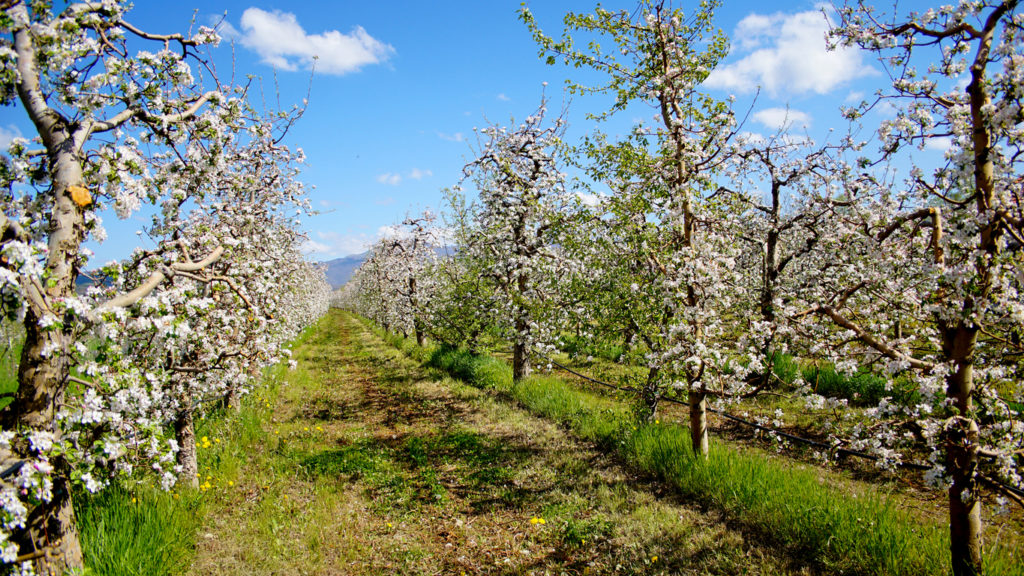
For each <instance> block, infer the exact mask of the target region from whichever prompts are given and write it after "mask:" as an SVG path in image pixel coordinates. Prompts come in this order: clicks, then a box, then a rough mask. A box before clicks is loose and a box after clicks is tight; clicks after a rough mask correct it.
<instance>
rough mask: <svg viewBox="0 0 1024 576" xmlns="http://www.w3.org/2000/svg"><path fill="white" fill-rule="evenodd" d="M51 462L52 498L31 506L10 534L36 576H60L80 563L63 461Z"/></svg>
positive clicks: (74, 568)
mask: <svg viewBox="0 0 1024 576" xmlns="http://www.w3.org/2000/svg"><path fill="white" fill-rule="evenodd" d="M55 465H56V466H55V467H56V468H57V472H56V473H55V474H54V475H53V499H52V500H50V501H49V502H48V503H46V504H44V505H41V506H36V507H35V508H33V509H32V510H31V511H30V512H29V515H28V521H27V522H26V526H25V529H24V530H22V531H20V532H18V533H17V534H16V535H15V537H14V538H13V541H14V542H15V543H17V544H18V554H19V557H21V558H24V559H25V560H29V561H31V563H32V567H33V568H34V569H35V571H36V574H39V576H64V575H65V574H66V573H71V572H75V571H81V570H82V567H83V566H84V563H83V560H82V546H81V544H80V543H79V538H78V526H77V524H76V521H75V509H74V507H73V506H72V502H71V490H70V488H71V486H70V482H69V481H68V474H67V464H66V463H65V462H63V461H60V462H55ZM75 573H77V572H75Z"/></svg>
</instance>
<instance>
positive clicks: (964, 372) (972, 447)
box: [943, 302, 982, 576]
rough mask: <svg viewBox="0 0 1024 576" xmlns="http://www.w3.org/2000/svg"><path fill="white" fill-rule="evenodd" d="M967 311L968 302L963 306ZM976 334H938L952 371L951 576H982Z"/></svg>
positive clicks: (949, 436)
mask: <svg viewBox="0 0 1024 576" xmlns="http://www.w3.org/2000/svg"><path fill="white" fill-rule="evenodd" d="M968 307H973V302H968ZM977 337H978V336H977V330H976V329H973V328H968V327H964V326H959V327H956V328H951V329H946V330H943V352H944V353H945V355H946V357H947V358H949V359H951V360H953V361H954V362H955V364H956V367H957V368H956V370H954V371H953V373H951V374H950V375H949V376H948V377H947V379H946V396H947V398H949V399H951V400H952V401H953V406H952V409H953V411H954V416H953V419H952V421H951V423H950V424H948V425H947V427H946V431H945V441H946V469H947V470H948V471H949V475H950V478H951V479H952V481H953V483H952V485H951V486H950V487H949V546H950V555H951V559H952V562H953V575H954V576H973V575H976V574H982V559H981V548H982V544H981V526H982V525H981V500H980V496H981V495H980V493H979V487H978V485H977V484H978V482H977V478H976V476H975V473H976V471H977V467H978V424H977V422H975V421H974V420H973V419H972V417H971V411H972V402H971V394H972V392H973V388H974V362H973V356H974V347H975V344H976V342H977Z"/></svg>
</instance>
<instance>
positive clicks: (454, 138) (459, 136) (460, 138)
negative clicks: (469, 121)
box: [437, 132, 466, 142]
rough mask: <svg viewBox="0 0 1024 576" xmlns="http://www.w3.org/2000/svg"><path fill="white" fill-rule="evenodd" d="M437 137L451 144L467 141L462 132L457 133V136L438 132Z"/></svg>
mask: <svg viewBox="0 0 1024 576" xmlns="http://www.w3.org/2000/svg"><path fill="white" fill-rule="evenodd" d="M437 137H438V138H440V139H441V140H447V141H449V142H462V141H463V140H465V139H466V137H465V136H463V134H462V132H456V133H455V134H445V133H444V132H438V133H437Z"/></svg>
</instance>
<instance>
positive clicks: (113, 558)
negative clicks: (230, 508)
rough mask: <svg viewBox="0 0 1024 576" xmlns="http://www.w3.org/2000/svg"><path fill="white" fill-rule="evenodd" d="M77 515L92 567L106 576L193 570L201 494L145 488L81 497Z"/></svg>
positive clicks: (110, 490)
mask: <svg viewBox="0 0 1024 576" xmlns="http://www.w3.org/2000/svg"><path fill="white" fill-rule="evenodd" d="M77 496H78V497H77V498H76V500H75V514H76V515H77V518H78V525H79V527H80V529H81V539H82V548H83V550H84V551H85V562H86V566H87V568H88V569H89V570H90V572H91V573H93V574H97V575H99V574H102V575H103V576H161V575H171V574H179V573H181V572H182V571H184V570H185V569H187V567H188V563H189V558H191V556H192V554H193V551H194V547H195V538H196V530H197V527H198V525H199V522H198V520H199V518H200V516H201V512H200V502H201V501H200V499H199V498H198V496H197V495H196V494H187V493H186V494H182V495H179V496H178V497H177V498H176V497H175V496H174V495H173V494H171V493H167V492H162V491H160V490H157V489H154V488H146V487H143V486H140V487H138V488H137V489H135V490H128V489H126V488H124V487H121V486H111V487H110V488H107V489H105V490H103V491H102V492H100V493H98V494H95V495H92V494H79V495H77Z"/></svg>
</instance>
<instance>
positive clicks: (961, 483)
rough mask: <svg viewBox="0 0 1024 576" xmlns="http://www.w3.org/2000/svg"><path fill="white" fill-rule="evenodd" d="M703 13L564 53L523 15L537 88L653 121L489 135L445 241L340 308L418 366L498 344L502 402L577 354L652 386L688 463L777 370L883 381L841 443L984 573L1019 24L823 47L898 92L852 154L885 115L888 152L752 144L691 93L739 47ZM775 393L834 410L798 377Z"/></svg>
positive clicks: (528, 124)
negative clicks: (673, 422)
mask: <svg viewBox="0 0 1024 576" xmlns="http://www.w3.org/2000/svg"><path fill="white" fill-rule="evenodd" d="M714 4H715V3H713V2H705V3H702V4H701V5H700V7H697V8H694V10H693V11H692V12H685V13H684V12H683V11H682V10H676V9H672V7H671V6H669V5H668V3H666V2H657V1H642V2H640V6H639V9H637V10H635V11H623V12H614V11H607V10H603V9H600V8H598V9H597V10H596V11H595V12H594V13H593V14H585V15H579V14H569V15H567V16H566V18H565V27H566V30H567V32H566V33H565V35H564V36H562V37H561V38H557V39H556V38H554V37H551V36H548V35H546V34H545V33H544V32H543V31H542V30H540V29H539V28H538V27H537V25H536V22H535V21H534V19H533V18H532V16H531V14H530V12H529V11H528V10H527V9H524V10H523V11H522V12H521V18H522V20H523V21H524V22H525V23H526V25H527V26H528V27H529V28H530V29H531V31H532V32H533V34H534V37H535V38H536V40H537V42H538V44H539V45H540V48H541V53H542V57H545V58H547V59H548V61H549V63H557V62H564V63H567V64H570V65H573V66H575V67H577V68H588V69H591V70H593V71H596V72H598V73H601V74H603V75H604V78H605V79H606V82H605V84H604V85H603V86H601V87H598V88H596V89H595V88H592V87H590V88H584V87H582V86H575V87H574V88H575V90H576V91H578V92H580V93H588V92H594V91H597V92H604V93H607V94H609V95H611V96H612V97H613V98H614V101H615V103H614V106H613V108H612V109H611V110H610V111H609V114H615V113H617V112H620V111H623V110H628V109H629V107H630V106H643V107H645V108H647V109H653V110H656V111H657V116H656V118H657V121H656V122H654V123H652V124H638V125H636V126H635V128H634V130H633V132H632V133H630V134H628V135H626V136H623V137H617V136H616V137H613V136H611V135H608V134H605V133H602V132H601V131H600V127H601V125H600V124H598V125H597V126H596V127H595V131H594V132H593V133H592V135H591V136H589V137H587V138H585V139H584V140H583V141H581V142H576V143H569V142H566V141H565V140H564V138H563V137H562V136H563V134H564V129H563V127H564V121H563V116H560V117H558V118H554V119H552V118H551V116H552V115H551V113H550V112H549V111H548V110H547V108H546V104H547V103H546V101H545V102H542V104H541V107H540V108H539V109H538V110H537V111H536V112H535V113H533V115H531V116H529V117H527V118H526V119H525V121H523V122H522V123H521V124H519V125H517V126H512V127H501V126H492V127H490V128H487V129H485V130H482V131H480V133H479V137H480V146H479V150H478V153H477V158H476V159H475V160H473V161H472V162H470V163H469V164H467V165H466V167H465V178H464V179H463V180H462V181H461V182H460V183H459V184H458V185H457V186H455V187H454V188H453V189H452V190H450V191H449V194H448V200H449V201H448V206H447V207H446V209H445V210H444V211H443V212H442V214H441V216H440V218H439V217H438V216H435V215H433V214H431V213H426V214H424V215H423V216H421V217H417V218H410V219H408V220H406V221H405V222H404V223H402V225H400V226H396V230H395V234H393V235H391V236H389V237H388V238H385V239H384V240H381V241H380V242H379V243H378V244H377V245H376V246H375V248H374V249H373V251H372V253H371V256H370V258H369V259H368V260H367V262H366V263H365V264H363V266H362V267H361V268H360V269H359V271H358V272H357V273H356V275H355V277H354V278H353V280H352V281H351V282H349V284H348V285H346V287H345V288H344V290H343V293H342V294H341V295H340V296H339V298H341V301H342V303H343V305H345V306H349V307H351V308H353V309H355V310H357V311H359V312H360V313H362V314H363V315H365V316H367V317H370V318H372V319H373V320H375V321H376V322H378V323H380V324H381V325H382V326H384V327H385V328H387V329H389V330H393V331H399V332H405V333H408V334H413V333H414V334H415V335H416V337H417V339H418V340H420V341H422V340H423V338H424V337H425V335H430V336H432V337H433V338H435V339H437V340H441V341H444V342H449V343H453V344H460V345H466V346H468V347H470V348H476V347H479V346H481V345H483V344H484V343H486V342H487V341H488V339H489V338H495V337H496V338H497V339H498V340H499V341H501V342H507V343H510V344H511V346H512V349H513V359H512V363H513V373H514V377H515V379H516V380H519V379H521V378H523V377H525V376H527V375H528V374H529V372H530V366H531V361H532V359H534V358H536V357H537V354H538V353H548V352H551V351H554V350H555V349H557V348H559V347H564V345H565V343H566V341H567V339H568V337H570V336H571V337H573V338H577V339H578V338H583V339H585V340H590V341H592V342H603V343H611V344H615V345H617V346H618V347H620V348H621V349H623V350H626V351H628V352H629V354H627V358H628V359H630V358H631V360H630V361H632V362H634V363H636V364H638V365H640V366H642V368H643V370H644V372H645V377H644V379H643V381H642V382H641V383H640V385H639V386H638V398H637V402H638V405H639V407H640V410H639V412H640V413H641V415H642V417H646V418H654V416H655V413H656V410H657V409H658V402H659V399H661V398H664V397H666V396H667V395H671V396H678V397H681V398H686V399H687V401H688V403H689V407H690V428H691V436H692V440H693V450H694V451H695V452H697V453H698V454H706V453H707V450H708V436H707V424H706V422H707V418H706V411H707V407H708V403H709V401H710V402H715V403H717V404H719V405H723V406H725V405H728V404H729V403H733V402H737V401H739V400H740V399H742V398H748V397H751V396H754V395H757V394H759V393H761V392H764V391H769V390H774V389H776V388H777V387H778V386H780V385H782V383H781V382H780V381H781V380H782V379H781V377H780V375H779V369H778V367H779V359H780V358H783V357H786V358H789V357H792V358H795V361H796V362H797V363H798V364H803V365H808V364H812V363H813V364H814V365H822V364H825V365H829V366H832V367H834V368H835V369H836V370H838V371H840V372H845V373H858V372H860V373H863V372H872V373H873V374H875V375H876V376H877V377H880V378H883V379H884V380H885V381H886V382H887V384H886V389H887V390H891V391H892V394H888V395H885V397H883V398H882V399H881V401H880V402H879V403H878V405H877V406H875V407H872V408H871V409H869V410H867V412H866V416H867V417H868V421H867V422H865V423H863V424H862V425H859V426H856V427H854V428H853V429H852V430H850V431H849V433H850V436H849V437H843V438H838V437H837V438H834V439H833V441H834V442H835V443H836V444H840V443H842V445H844V446H850V447H853V448H856V449H860V450H866V451H870V452H872V453H873V454H875V455H877V456H878V457H879V458H880V460H879V462H880V463H881V464H882V465H883V466H886V467H891V468H895V466H897V465H898V464H899V463H901V462H903V461H904V460H905V459H909V458H910V455H911V454H923V458H922V459H923V461H924V462H925V463H928V464H930V465H931V466H932V470H931V471H930V472H929V474H928V478H929V480H931V481H932V482H933V483H935V484H936V485H939V486H943V487H946V488H948V492H949V513H950V531H951V540H950V542H951V553H952V572H953V573H954V574H956V575H958V576H959V575H963V574H975V573H981V570H982V540H981V531H982V516H981V502H982V492H983V491H982V487H983V485H984V486H994V485H995V483H994V482H992V481H993V480H998V481H1000V482H1003V483H1006V484H1008V485H1011V486H1016V487H1018V488H1019V487H1020V486H1021V476H1020V465H1021V462H1022V459H1024V423H1022V416H1021V402H1022V392H1024V390H1022V389H1021V387H1020V382H1021V380H1022V376H1024V374H1022V371H1024V364H1022V356H1024V340H1022V337H1024V298H1022V295H1021V292H1020V291H1021V288H1022V285H1024V206H1022V199H1024V198H1022V196H1024V189H1022V188H1024V187H1022V183H1024V174H1022V170H1021V168H1022V154H1021V152H1022V145H1024V140H1022V136H1024V132H1022V127H1024V124H1022V122H1024V106H1022V104H1024V103H1022V97H1024V53H1022V52H1024V51H1022V45H1021V30H1022V24H1024V14H1021V13H1019V11H1018V6H1017V2H1016V1H980V2H975V1H969V2H968V1H964V2H960V3H959V5H956V6H946V7H943V8H941V9H936V10H929V11H927V12H925V13H921V14H911V15H909V16H902V15H899V14H896V15H893V14H882V13H878V12H875V11H874V10H873V9H871V8H868V7H866V6H864V5H862V4H857V5H848V6H845V7H841V8H839V9H838V11H837V13H836V18H837V20H838V22H837V23H836V24H835V25H834V26H833V28H832V30H831V33H830V36H829V40H830V42H832V43H834V44H836V45H843V46H848V47H849V46H853V47H859V49H863V50H866V51H869V52H872V53H874V54H876V55H877V56H878V58H879V61H880V62H881V64H882V65H883V66H884V67H885V69H886V70H887V71H888V72H889V76H890V77H891V79H892V82H891V84H889V85H887V86H882V87H880V91H879V93H878V96H877V99H876V100H875V101H872V102H865V103H863V104H862V105H861V106H859V107H855V108H851V109H848V110H846V111H845V116H846V117H847V118H848V119H849V121H850V122H851V130H850V132H849V133H850V134H855V133H856V132H857V129H858V128H860V126H859V124H860V123H861V122H862V121H863V118H864V113H865V112H866V111H867V110H869V109H870V108H871V107H873V106H877V105H879V104H881V103H883V102H884V103H888V104H891V105H893V107H894V109H895V110H896V114H895V117H894V118H892V119H890V120H886V121H884V122H882V123H881V125H879V126H877V127H870V128H871V129H872V130H874V132H875V138H876V144H880V146H877V150H876V149H875V148H876V146H875V145H871V146H868V145H867V144H866V143H865V142H861V141H858V140H856V139H855V138H854V137H853V136H848V137H846V138H840V139H839V140H838V141H835V142H828V143H818V142H814V141H811V140H810V139H808V138H806V137H800V136H797V135H794V134H791V133H787V132H785V131H780V132H779V133H777V134H775V135H773V136H770V137H762V136H751V135H749V134H748V133H745V132H744V131H743V130H742V122H741V120H740V119H739V117H741V116H742V114H738V113H737V112H736V111H735V110H734V109H733V106H732V102H731V101H728V100H727V101H721V100H717V99H715V98H713V97H711V96H710V95H709V94H708V93H707V92H706V91H704V90H702V88H701V83H702V82H703V81H704V80H705V79H706V78H707V77H708V74H709V73H710V72H711V71H712V70H713V69H714V68H715V66H716V65H718V63H719V62H720V61H721V60H722V58H723V57H724V56H725V54H726V51H727V46H728V41H727V39H726V38H725V37H724V36H723V35H722V34H721V33H720V32H716V31H715V28H714V24H713V23H714V14H713V10H714V8H715V6H714ZM574 35H576V36H577V37H578V38H584V39H586V40H587V41H582V40H581V41H574V40H576V38H574ZM964 85H966V88H964ZM939 139H941V141H942V142H943V143H949V144H950V146H949V149H948V151H947V152H946V154H945V158H944V161H943V162H942V163H940V165H938V166H937V167H935V168H934V169H933V168H928V169H925V168H920V167H915V166H909V167H907V165H906V163H907V162H908V155H907V154H906V150H908V149H913V148H915V147H924V146H925V145H927V144H928V143H929V142H936V141H938V140H939ZM567 173H573V174H574V175H577V176H574V177H573V178H570V177H568V176H567V175H566V174H567ZM464 188H465V190H466V192H469V193H468V194H467V193H466V192H464ZM602 191H609V192H607V193H602ZM473 192H475V195H474V194H473ZM785 384H786V385H787V386H791V387H792V392H794V393H801V394H803V396H804V397H805V399H806V402H807V403H808V404H809V405H812V406H822V405H825V404H828V403H831V404H832V406H831V407H832V408H833V409H834V410H837V411H841V410H843V409H844V405H843V403H842V402H839V401H836V400H835V399H833V398H824V397H822V396H820V395H818V394H816V393H814V391H813V390H812V388H811V387H810V386H808V385H807V383H806V382H802V381H801V379H800V377H799V374H798V375H797V376H796V378H795V380H793V379H789V381H787V382H786V383H785ZM897 389H899V390H903V391H908V390H909V393H904V394H897V393H896V390H897ZM997 496H998V497H999V498H1016V499H1017V500H1018V501H1019V496H1015V495H1014V493H1013V492H1005V493H997ZM1018 503H1020V502H1018Z"/></svg>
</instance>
